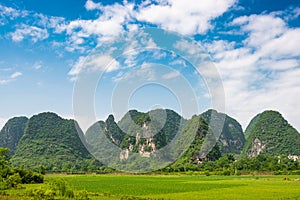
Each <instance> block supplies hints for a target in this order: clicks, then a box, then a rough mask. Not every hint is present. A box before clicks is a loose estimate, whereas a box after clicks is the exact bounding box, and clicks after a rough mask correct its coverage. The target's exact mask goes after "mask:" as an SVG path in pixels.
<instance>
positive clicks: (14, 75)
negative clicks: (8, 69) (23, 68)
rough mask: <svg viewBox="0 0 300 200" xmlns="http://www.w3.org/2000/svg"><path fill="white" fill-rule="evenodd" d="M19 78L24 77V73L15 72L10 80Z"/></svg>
mask: <svg viewBox="0 0 300 200" xmlns="http://www.w3.org/2000/svg"><path fill="white" fill-rule="evenodd" d="M19 76H22V73H21V72H15V73H13V74H12V75H11V76H10V78H11V79H15V78H17V77H19Z"/></svg>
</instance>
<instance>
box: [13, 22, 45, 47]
mask: <svg viewBox="0 0 300 200" xmlns="http://www.w3.org/2000/svg"><path fill="white" fill-rule="evenodd" d="M48 37H49V34H48V31H47V29H42V28H39V27H36V26H29V25H26V24H22V25H21V26H20V28H17V29H16V31H15V32H13V33H11V38H12V40H13V41H14V42H20V41H22V40H24V39H26V38H29V39H30V40H31V41H32V42H34V43H35V42H37V41H39V40H44V39H46V38H48Z"/></svg>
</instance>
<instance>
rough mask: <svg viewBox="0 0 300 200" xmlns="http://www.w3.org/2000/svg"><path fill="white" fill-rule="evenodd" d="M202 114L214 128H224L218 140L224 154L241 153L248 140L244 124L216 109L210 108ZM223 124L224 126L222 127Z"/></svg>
mask: <svg viewBox="0 0 300 200" xmlns="http://www.w3.org/2000/svg"><path fill="white" fill-rule="evenodd" d="M201 115H202V116H203V117H204V119H205V121H206V122H207V124H209V125H210V126H211V128H212V130H216V129H219V128H222V132H221V135H220V137H219V142H218V143H219V144H220V150H221V152H222V154H226V153H233V154H239V153H241V151H242V150H243V147H244V145H245V142H246V141H245V137H244V133H243V129H242V126H241V125H240V123H239V122H238V121H236V120H235V119H233V118H231V117H229V116H228V115H226V114H224V113H219V112H217V111H216V110H208V111H206V112H204V113H202V114H201ZM211 122H212V123H211ZM223 124H224V126H223V127H221V126H222V125H223ZM218 131H220V130H218Z"/></svg>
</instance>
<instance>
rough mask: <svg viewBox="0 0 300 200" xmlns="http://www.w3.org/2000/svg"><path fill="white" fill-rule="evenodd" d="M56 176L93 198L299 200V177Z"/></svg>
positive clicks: (53, 177) (47, 177) (30, 186)
mask: <svg viewBox="0 0 300 200" xmlns="http://www.w3.org/2000/svg"><path fill="white" fill-rule="evenodd" d="M57 178H63V179H64V180H66V181H67V182H68V183H69V185H70V186H71V188H73V189H74V190H75V191H76V190H86V191H88V193H89V196H90V198H91V199H255V200H257V199H299V200H300V176H184V175H180V176H175V175H168V176H148V175H147V176H146V175H65V176H62V175H56V176H55V175H51V176H46V179H45V180H46V182H48V181H50V182H51V180H53V179H57ZM285 179H287V180H285ZM38 186H39V185H27V186H25V187H29V188H34V187H38ZM23 190H24V189H23ZM21 191H22V189H21V190H20V192H21ZM15 192H16V191H14V192H13V193H15Z"/></svg>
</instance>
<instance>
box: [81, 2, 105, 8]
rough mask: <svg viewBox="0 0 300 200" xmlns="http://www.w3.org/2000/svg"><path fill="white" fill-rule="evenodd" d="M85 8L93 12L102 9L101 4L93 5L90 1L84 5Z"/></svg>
mask: <svg viewBox="0 0 300 200" xmlns="http://www.w3.org/2000/svg"><path fill="white" fill-rule="evenodd" d="M85 8H86V9H87V10H95V9H98V10H101V9H102V8H103V7H102V5H101V3H94V2H93V1H91V0H87V1H86V3H85Z"/></svg>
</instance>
